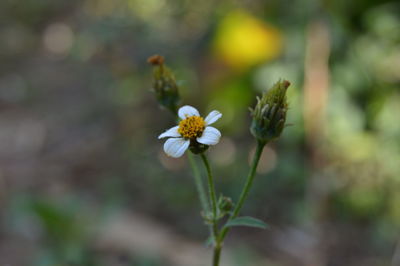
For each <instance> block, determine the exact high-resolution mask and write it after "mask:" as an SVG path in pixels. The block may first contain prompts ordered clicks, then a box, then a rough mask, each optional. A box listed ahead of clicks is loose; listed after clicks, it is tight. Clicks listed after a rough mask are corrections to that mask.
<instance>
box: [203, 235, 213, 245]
mask: <svg viewBox="0 0 400 266" xmlns="http://www.w3.org/2000/svg"><path fill="white" fill-rule="evenodd" d="M212 244H214V237H213V236H209V237H208V238H207V240H206V241H205V242H204V245H205V246H206V247H208V246H212Z"/></svg>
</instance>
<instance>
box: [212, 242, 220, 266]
mask: <svg viewBox="0 0 400 266" xmlns="http://www.w3.org/2000/svg"><path fill="white" fill-rule="evenodd" d="M221 250H222V245H221V243H219V242H218V243H216V245H215V247H214V255H213V266H218V265H219V261H220V257H221Z"/></svg>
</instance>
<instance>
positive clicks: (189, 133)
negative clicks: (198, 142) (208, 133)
mask: <svg viewBox="0 0 400 266" xmlns="http://www.w3.org/2000/svg"><path fill="white" fill-rule="evenodd" d="M205 127H206V123H205V122H204V119H203V118H202V117H200V116H195V115H194V116H189V117H186V118H185V119H183V120H182V121H181V122H179V128H178V132H179V134H181V135H182V137H184V138H185V139H193V138H197V137H200V136H201V134H202V133H203V131H204V129H205Z"/></svg>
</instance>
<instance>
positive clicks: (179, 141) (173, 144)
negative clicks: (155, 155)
mask: <svg viewBox="0 0 400 266" xmlns="http://www.w3.org/2000/svg"><path fill="white" fill-rule="evenodd" d="M189 144H190V140H185V139H183V138H170V139H167V141H166V142H165V143H164V151H165V153H166V154H167V155H168V156H171V157H174V158H178V157H181V156H182V155H183V153H184V152H185V151H186V150H187V148H188V147H189Z"/></svg>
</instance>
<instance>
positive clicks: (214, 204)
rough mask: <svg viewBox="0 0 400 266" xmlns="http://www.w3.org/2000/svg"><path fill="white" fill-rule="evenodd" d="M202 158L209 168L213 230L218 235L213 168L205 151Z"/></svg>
mask: <svg viewBox="0 0 400 266" xmlns="http://www.w3.org/2000/svg"><path fill="white" fill-rule="evenodd" d="M200 156H201V159H202V160H203V163H204V165H205V167H206V170H207V181H208V194H209V195H210V201H211V211H212V216H213V217H212V220H213V232H214V237H215V238H216V237H217V233H218V228H217V223H216V219H217V198H216V196H215V186H214V178H213V176H212V174H211V168H210V164H209V163H208V160H207V157H206V156H205V155H204V153H202V154H200Z"/></svg>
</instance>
